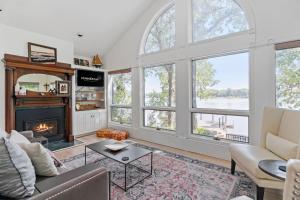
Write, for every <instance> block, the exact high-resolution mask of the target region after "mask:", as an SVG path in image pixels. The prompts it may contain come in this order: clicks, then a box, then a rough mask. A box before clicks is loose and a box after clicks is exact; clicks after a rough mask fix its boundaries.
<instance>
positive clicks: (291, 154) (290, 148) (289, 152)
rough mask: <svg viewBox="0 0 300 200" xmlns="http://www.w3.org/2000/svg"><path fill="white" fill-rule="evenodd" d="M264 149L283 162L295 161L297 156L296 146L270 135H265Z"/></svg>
mask: <svg viewBox="0 0 300 200" xmlns="http://www.w3.org/2000/svg"><path fill="white" fill-rule="evenodd" d="M266 147H267V149H269V150H270V151H272V152H273V153H275V154H276V155H278V156H279V157H281V158H283V159H285V160H289V159H295V158H296V156H297V151H298V144H296V143H293V142H290V141H288V140H286V139H283V138H281V137H278V136H276V135H273V134H272V133H268V134H267V140H266Z"/></svg>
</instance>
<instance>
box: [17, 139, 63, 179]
mask: <svg viewBox="0 0 300 200" xmlns="http://www.w3.org/2000/svg"><path fill="white" fill-rule="evenodd" d="M19 146H20V147H21V148H22V149H23V150H24V151H25V152H26V153H27V154H28V156H29V158H30V159H31V162H32V164H33V166H34V169H35V173H36V174H37V175H39V176H56V175H58V174H59V173H58V171H57V169H56V167H55V165H54V162H53V160H52V158H51V156H50V155H49V153H48V152H47V150H46V149H45V147H43V146H42V145H41V144H40V143H30V144H25V143H23V144H19Z"/></svg>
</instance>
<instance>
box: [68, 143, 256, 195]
mask: <svg viewBox="0 0 300 200" xmlns="http://www.w3.org/2000/svg"><path fill="white" fill-rule="evenodd" d="M135 145H138V146H140V147H142V148H147V149H151V150H152V151H153V174H152V176H150V177H148V178H146V179H145V180H144V181H142V182H140V183H138V184H137V185H135V186H134V187H132V188H131V189H129V190H128V191H127V192H125V191H123V190H122V189H120V188H119V187H117V186H116V185H114V184H112V189H111V197H112V199H113V200H227V199H231V198H233V197H236V196H241V195H246V196H248V197H250V198H253V199H254V194H255V190H256V187H255V184H254V183H253V182H252V181H251V180H250V179H249V178H248V177H247V176H246V175H245V174H244V173H241V172H236V175H235V176H232V175H231V174H230V169H228V168H226V167H222V166H218V165H215V164H211V163H207V162H203V161H200V160H196V159H192V158H189V157H186V156H182V155H178V154H174V153H170V152H165V151H161V150H159V149H154V148H150V147H147V146H144V145H140V144H135ZM149 159H150V158H149V157H144V158H141V159H140V160H138V161H135V163H133V164H134V165H136V166H138V167H139V168H142V169H145V170H149V169H150V161H149ZM87 161H88V162H98V163H99V165H101V166H103V167H105V168H107V169H109V170H110V171H111V172H112V179H113V180H114V181H115V182H116V183H117V184H118V185H121V186H122V184H124V165H121V164H119V163H117V162H115V161H113V160H111V159H108V158H104V157H103V156H101V155H99V154H97V153H95V152H88V154H87ZM63 162H64V163H65V165H66V166H67V167H68V169H74V168H77V167H80V166H82V165H84V154H80V155H77V156H74V157H71V158H69V159H66V160H64V161H63ZM127 170H128V173H127V178H128V184H129V185H130V184H131V183H134V182H135V181H137V180H140V179H142V178H143V176H146V175H147V174H145V173H144V172H143V171H141V170H139V169H138V168H135V167H133V166H131V167H128V169H127Z"/></svg>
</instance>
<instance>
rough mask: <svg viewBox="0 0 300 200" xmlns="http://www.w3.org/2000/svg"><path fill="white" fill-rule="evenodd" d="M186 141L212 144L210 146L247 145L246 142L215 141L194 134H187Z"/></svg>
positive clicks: (211, 138)
mask: <svg viewBox="0 0 300 200" xmlns="http://www.w3.org/2000/svg"><path fill="white" fill-rule="evenodd" d="M188 139H192V140H198V141H203V142H208V143H212V144H223V145H230V144H249V143H246V142H239V141H234V140H226V139H220V140H216V139H214V138H213V137H209V136H202V135H194V134H189V136H188Z"/></svg>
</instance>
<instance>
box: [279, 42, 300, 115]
mask: <svg viewBox="0 0 300 200" xmlns="http://www.w3.org/2000/svg"><path fill="white" fill-rule="evenodd" d="M276 50H277V51H276V104H277V107H280V108H287V109H293V110H300V41H295V42H289V43H283V44H278V45H276Z"/></svg>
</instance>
